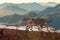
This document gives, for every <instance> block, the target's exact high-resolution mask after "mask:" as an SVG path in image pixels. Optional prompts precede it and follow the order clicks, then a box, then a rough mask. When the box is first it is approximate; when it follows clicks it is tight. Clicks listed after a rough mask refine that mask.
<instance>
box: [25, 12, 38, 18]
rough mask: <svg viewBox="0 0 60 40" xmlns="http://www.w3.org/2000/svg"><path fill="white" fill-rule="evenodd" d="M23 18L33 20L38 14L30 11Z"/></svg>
mask: <svg viewBox="0 0 60 40" xmlns="http://www.w3.org/2000/svg"><path fill="white" fill-rule="evenodd" d="M25 16H27V17H28V18H34V17H36V16H38V14H37V12H35V11H31V12H29V13H28V14H26V15H25Z"/></svg>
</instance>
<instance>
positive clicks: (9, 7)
mask: <svg viewBox="0 0 60 40" xmlns="http://www.w3.org/2000/svg"><path fill="white" fill-rule="evenodd" d="M27 12H28V11H27V10H25V9H23V8H20V7H18V6H17V5H16V4H12V3H4V4H0V16H6V15H12V14H14V13H17V14H20V15H24V14H26V13H27Z"/></svg>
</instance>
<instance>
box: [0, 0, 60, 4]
mask: <svg viewBox="0 0 60 40" xmlns="http://www.w3.org/2000/svg"><path fill="white" fill-rule="evenodd" d="M30 2H37V3H39V2H43V3H47V2H57V3H59V2H60V0H0V3H30Z"/></svg>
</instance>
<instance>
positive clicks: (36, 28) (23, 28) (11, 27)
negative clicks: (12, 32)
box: [0, 25, 60, 33]
mask: <svg viewBox="0 0 60 40" xmlns="http://www.w3.org/2000/svg"><path fill="white" fill-rule="evenodd" d="M0 28H6V29H16V27H15V26H6V25H0ZM30 29H31V28H29V31H31V30H30ZM17 30H26V26H20V27H18V29H17ZM32 30H33V31H38V27H37V26H33V29H32ZM48 30H49V31H50V32H57V33H60V30H55V28H52V27H48ZM48 30H47V28H43V29H42V30H41V31H44V32H49V31H48Z"/></svg>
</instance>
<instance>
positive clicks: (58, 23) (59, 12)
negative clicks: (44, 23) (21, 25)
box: [39, 4, 60, 29]
mask: <svg viewBox="0 0 60 40" xmlns="http://www.w3.org/2000/svg"><path fill="white" fill-rule="evenodd" d="M40 13H41V14H42V16H41V15H40V16H39V17H43V18H46V19H47V20H49V19H52V22H51V23H49V24H48V25H49V26H52V27H55V28H56V29H60V4H58V5H57V6H55V7H48V8H47V9H45V10H44V11H42V12H40Z"/></svg>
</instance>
